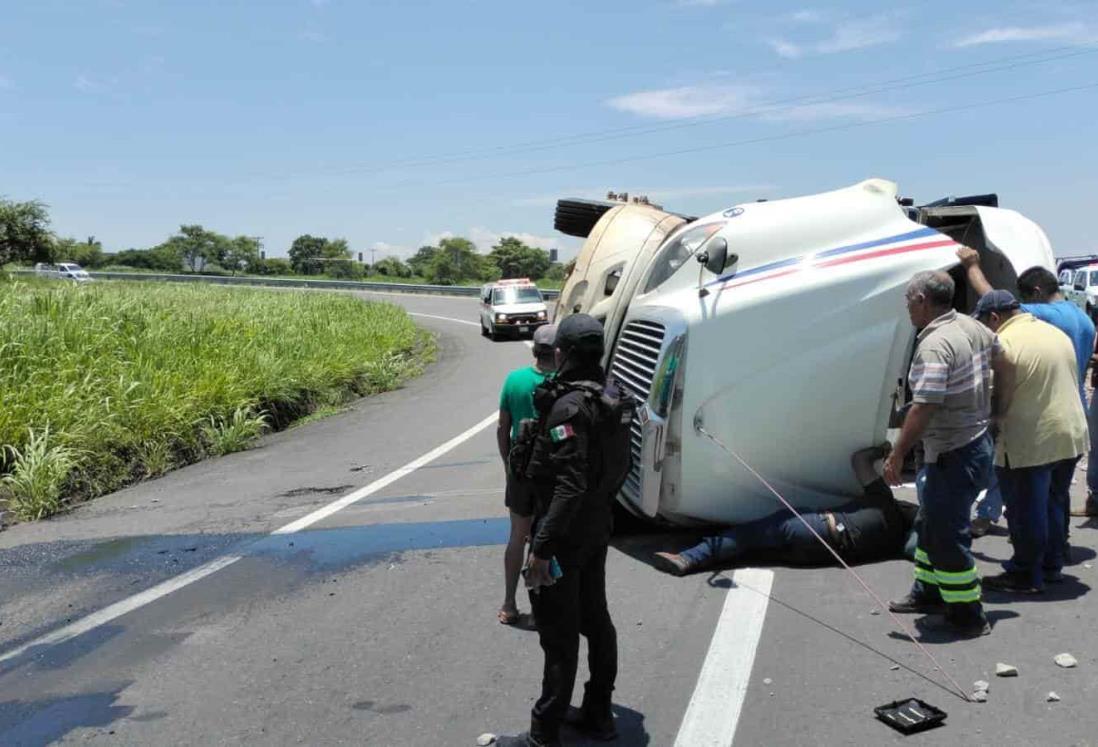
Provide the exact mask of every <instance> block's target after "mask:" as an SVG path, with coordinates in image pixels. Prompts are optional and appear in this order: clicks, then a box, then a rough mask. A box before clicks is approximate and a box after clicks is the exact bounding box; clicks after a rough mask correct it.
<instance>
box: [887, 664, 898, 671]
mask: <svg viewBox="0 0 1098 747" xmlns="http://www.w3.org/2000/svg"><path fill="white" fill-rule="evenodd" d="M899 668H900V665H899V664H893V665H892V666H890V667H889V669H891V670H892V671H893V672H895V671H897V670H899Z"/></svg>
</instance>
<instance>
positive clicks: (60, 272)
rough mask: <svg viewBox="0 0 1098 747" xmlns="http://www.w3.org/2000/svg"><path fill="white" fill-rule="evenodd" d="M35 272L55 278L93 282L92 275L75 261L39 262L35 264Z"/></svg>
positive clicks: (41, 275) (40, 275)
mask: <svg viewBox="0 0 1098 747" xmlns="http://www.w3.org/2000/svg"><path fill="white" fill-rule="evenodd" d="M34 274H35V275H38V276H39V277H45V278H53V279H55V280H73V281H75V282H77V283H88V282H91V279H92V277H91V275H89V274H88V271H87V270H85V269H84V268H83V267H81V266H80V265H78V264H76V263H75V262H58V263H57V264H55V265H51V264H47V263H45V262H39V263H37V264H36V265H35V266H34Z"/></svg>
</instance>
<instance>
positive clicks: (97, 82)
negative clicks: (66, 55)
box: [72, 73, 118, 93]
mask: <svg viewBox="0 0 1098 747" xmlns="http://www.w3.org/2000/svg"><path fill="white" fill-rule="evenodd" d="M116 83H118V79H117V78H100V77H98V76H94V75H89V74H87V73H80V74H79V75H77V76H76V80H74V81H73V82H72V85H73V87H74V88H75V89H76V90H77V91H80V92H81V93H103V92H104V91H106V90H108V89H109V88H110V87H111V86H113V85H115V84H116Z"/></svg>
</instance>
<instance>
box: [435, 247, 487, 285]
mask: <svg viewBox="0 0 1098 747" xmlns="http://www.w3.org/2000/svg"><path fill="white" fill-rule="evenodd" d="M497 277H499V267H497V266H496V264H495V263H494V262H492V261H491V260H490V259H488V258H487V257H485V256H484V255H481V254H477V247H476V244H474V243H473V242H472V241H469V239H465V238H462V237H460V236H454V237H452V238H448V239H443V240H442V241H440V242H439V243H438V252H437V253H436V254H435V257H434V259H433V260H432V261H431V264H430V267H429V269H428V272H427V279H428V280H430V281H431V282H433V283H438V284H440V285H452V284H454V283H458V282H462V281H474V282H475V281H478V280H493V279H495V278H497Z"/></svg>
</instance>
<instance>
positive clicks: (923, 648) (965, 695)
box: [694, 420, 970, 703]
mask: <svg viewBox="0 0 1098 747" xmlns="http://www.w3.org/2000/svg"><path fill="white" fill-rule="evenodd" d="M694 428H695V429H696V430H697V431H698V432H699V433H701V434H702V435H703V436H705V437H706V438H708V439H709V440H710V441H712V442H713V443H715V444H716V445H717V446H718V447H719V448H720V449H721V450H723V451H724V452H725V453H726V454H728V455H729V456H731V457H732V458H733V459H735V460H736V461H737V462H739V463H740V464H741V465H743V468H744V469H746V470H747V471H748V472H750V473H751V474H752V475H753V476H754V477H755V479H757V480H758V481H759V482H761V483H762V484H763V486H765V487H766V489H767V490H769V491H770V492H771V493H773V494H774V496H775V497H776V498H777V499H778V500H779V501H781V503H782V505H783V506H785V507H786V508H787V509H789V511H790V512H792V514H793V515H794V516H796V517H797V519H799V520H800V522H801V523H802V524H804V526H805V528H806V529H808V531H810V532H812V536H813V537H815V538H816V539H817V540H819V542H820V544H821V545H823V546H824V547H825V548H827V551H828V552H829V553H831V554H832V555H833V556H834V557H835V560H837V561H839V563H840V564H841V565H842V567H843V568H845V569H846V570H848V571H850V575H852V576H853V577H854V579H855V580H856V581H857V582H858V583H859V584H860V585H861V587H862V588H863V589H865V592H866V594H868V595H869V596H870V598H871V599H873V601H874V602H876V603H877V605H878V606H879V607H880V608H882V609H884V610H885V611H886V612H888V615H889V617H891V618H892V621H893V622H894V623H896V627H898V628H899V629H900V630H901V631H902V632H903V634H904V635H905V636H907V637H908V639H910V640H911V642H912V643H914V644H915V646H916V647H918V649H919V650H920V651H921V652H923V654H924V655H925V656H926V658H927V659H929V660H930V663H931V664H933V665H934V668H935V669H936V670H937V671H939V672H941V673H942V675H943V676H944V677H945V678H946V679H947V680H949V683H950V684H951V685H952V686H953V687H954V688H956V690H957V694H958V695H959V696H960V698H961V700H963V701H965V702H966V703H967V702H970V699H969V697H968V693H967V692H965V689H964V688H963V687H961V686H960V685H959V684H958V683H957V680H956V679H954V678H953V676H952V675H950V674H949V672H947V671H946V669H945V667H943V666H942V665H941V664H939V663H938V660H937V659H935V658H934V654H932V653H930V650H929V649H927V647H926V646H924V645H923V644H921V643H919V641H918V639H916V638H915V636H914V635H912V633H911V631H910V629H909V628H908V627H907V625H905V624H904V622H903V621H902V620H900V618H899V617H898V616H897V615H896V613H895V612H893V611H892V610H891V609H889V607H888V605H887V604H885V603H884V602H883V601H882V600H881V598H880V597H879V596H878V595H877V593H876V592H875V591H873V589H872V588H871V587H870V586H869V584H868V583H866V582H865V579H863V578H862V577H861V576H860V575H858V572H857V571H855V570H854V569H853V568H851V567H850V564H849V563H847V562H846V561H845V560H843V558H842V556H841V555H839V553H837V552H836V551H835V548H833V547H832V546H831V545H829V544H827V542H826V541H825V540H824V538H823V537H821V536H820V535H819V533H818V532H817V531H816V530H815V529H813V528H812V525H811V524H809V523H808V522H807V521H805V518H804V517H803V516H801V514H800V512H799V511H797V509H795V508H793V505H792V504H791V503H790V502H789V501H787V500H786V499H785V497H784V496H783V495H782V494H781V493H779V492H778V490H777V489H776V488H775V487H774V486H773V485H771V484H770V483H769V482H768V481H767V479H766V478H765V477H763V476H762V475H760V474H759V473H758V472H757V471H756V470H755V468H754V467H752V466H751V465H750V464H748V463H747V462H746V461H745V460H744V458H743V457H741V456H740V455H739V454H737V453H736V452H735V451H733V450H732V449H731V448H729V447H728V446H726V445H725V444H724V443H723V442H722V441H721V440H720V439H718V438H717V437H716V436H714V435H713V434H712V433H710V432H709V431H707V430H706V429H705V426H704V425H702V423H701V421H700V420H695V422H694Z"/></svg>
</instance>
